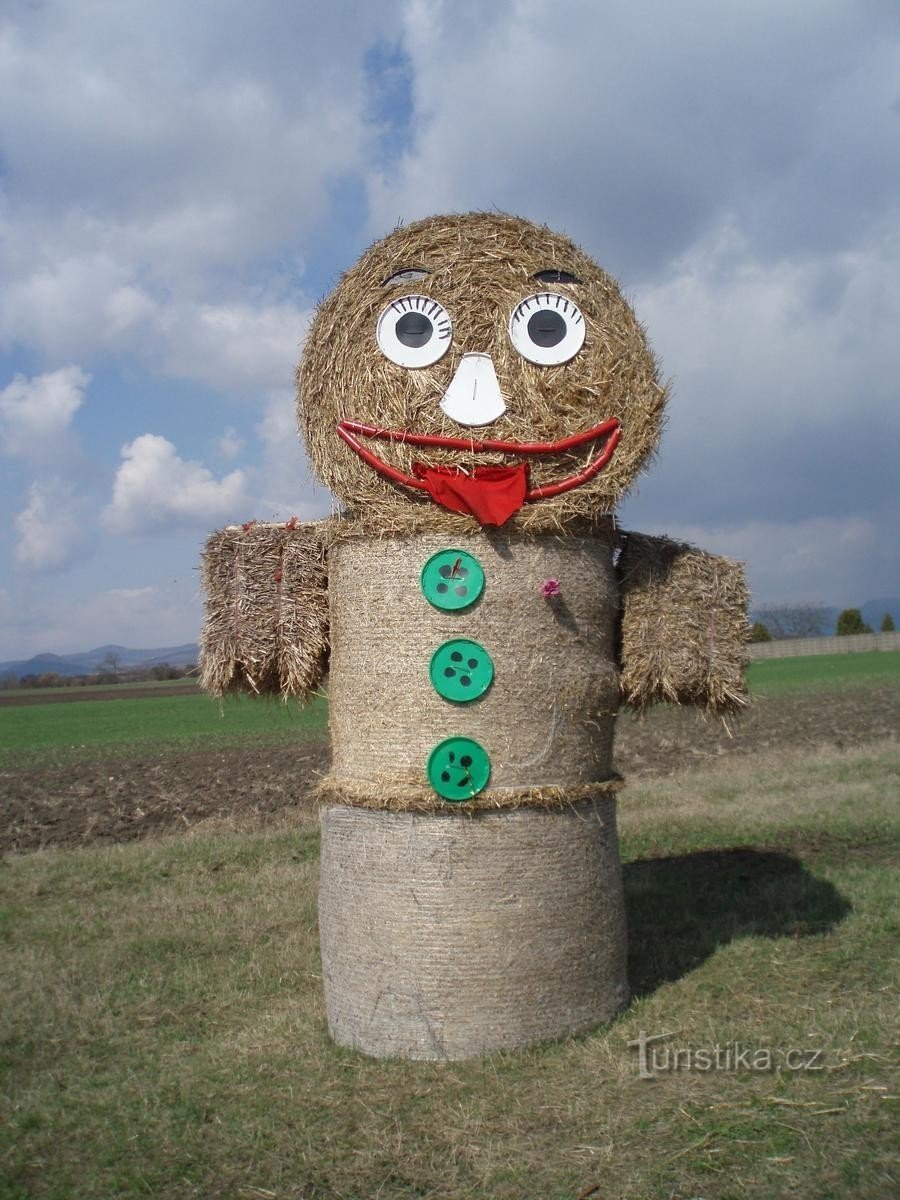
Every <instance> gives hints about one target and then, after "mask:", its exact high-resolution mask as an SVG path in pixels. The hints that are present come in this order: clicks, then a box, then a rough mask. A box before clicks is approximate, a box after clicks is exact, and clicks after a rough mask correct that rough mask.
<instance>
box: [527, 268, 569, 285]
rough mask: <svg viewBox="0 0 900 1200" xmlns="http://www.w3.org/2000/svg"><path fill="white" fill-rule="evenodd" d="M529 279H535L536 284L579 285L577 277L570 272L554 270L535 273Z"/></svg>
mask: <svg viewBox="0 0 900 1200" xmlns="http://www.w3.org/2000/svg"><path fill="white" fill-rule="evenodd" d="M531 278H532V279H536V280H537V281H538V283H581V280H580V279H579V278H578V276H577V275H573V274H572V272H571V271H557V270H556V269H552V270H546V271H535V273H534V274H533V275H532V277H531Z"/></svg>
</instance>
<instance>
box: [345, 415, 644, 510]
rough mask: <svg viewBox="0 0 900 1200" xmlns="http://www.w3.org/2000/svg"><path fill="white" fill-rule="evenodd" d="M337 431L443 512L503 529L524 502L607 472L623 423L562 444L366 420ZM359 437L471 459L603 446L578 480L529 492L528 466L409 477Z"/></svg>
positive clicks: (442, 469)
mask: <svg viewBox="0 0 900 1200" xmlns="http://www.w3.org/2000/svg"><path fill="white" fill-rule="evenodd" d="M337 432H338V436H339V437H341V438H343V440H344V441H345V442H346V443H347V445H348V446H350V447H351V449H353V450H355V451H356V453H357V454H358V455H359V457H360V458H361V459H362V460H363V462H366V463H368V465H369V466H370V467H372V469H373V470H375V471H378V473H379V474H381V475H384V476H386V477H387V478H388V479H392V480H393V481H394V482H395V483H402V484H403V485H404V486H405V487H409V488H415V489H416V490H417V491H423V492H428V493H429V495H430V496H431V498H432V499H433V500H434V501H435V502H436V503H438V504H440V505H442V506H443V507H444V508H448V509H450V510H451V511H452V512H462V513H468V514H470V515H471V516H474V517H476V518H477V519H478V520H479V521H480V522H481V524H482V525H502V524H503V523H504V522H505V521H507V520H508V519H509V517H511V516H512V515H513V513H515V512H517V511H518V510H519V508H521V506H522V504H523V503H533V502H534V501H535V500H546V499H547V498H548V497H550V496H559V495H561V494H562V493H563V492H568V491H571V490H572V488H576V487H579V486H580V485H581V484H582V483H587V481H588V480H589V479H593V478H594V476H595V475H597V474H599V473H600V471H602V470H603V468H604V467H605V466H606V464H607V463H608V462H609V460H610V459H611V458H612V456H613V454H614V453H615V450H616V446H618V444H619V441H620V439H621V437H622V431H621V428H620V424H619V421H618V420H617V419H616V418H615V417H612V418H611V419H610V420H608V421H603V422H602V423H601V424H600V425H595V426H593V428H591V429H585V430H584V431H583V432H582V433H576V434H572V435H571V436H570V437H566V438H561V439H560V440H559V441H558V442H504V441H497V440H495V439H476V438H459V437H442V436H441V435H439V434H429V433H412V432H410V431H408V430H397V429H378V428H376V427H375V426H374V425H365V424H363V423H362V422H361V421H341V422H340V423H339V424H338V427H337ZM360 436H362V437H365V438H374V439H376V440H380V441H387V442H401V443H403V444H404V445H407V446H421V447H423V448H426V447H440V448H441V449H445V450H462V451H465V452H466V453H467V454H492V453H493V454H496V453H501V454H512V455H515V456H517V457H525V458H529V457H530V458H534V457H540V456H543V455H548V454H562V453H564V452H565V451H567V450H574V449H576V448H577V447H578V446H584V445H587V444H588V443H590V442H602V445H601V446H600V450H599V453H598V454H597V455H596V457H594V458H593V459H591V461H590V462H589V463H588V465H587V466H586V467H583V468H582V469H581V470H580V471H577V472H576V473H575V474H574V475H568V476H566V478H565V479H560V480H557V481H556V482H554V483H547V484H544V485H543V486H541V487H534V488H530V487H529V486H528V467H527V464H526V463H525V462H518V463H515V464H513V465H511V466H506V467H497V466H475V467H473V468H470V469H466V468H464V467H462V466H446V465H442V466H437V467H429V466H425V465H424V464H421V463H415V464H414V465H413V470H414V471H415V475H407V474H406V473H405V472H403V471H401V470H399V469H398V468H397V467H393V466H391V465H390V463H387V462H385V461H384V459H383V458H379V457H378V455H377V454H375V453H373V452H372V451H371V450H369V449H368V448H367V447H365V446H364V445H363V444H362V442H361V441H360V440H359V438H360Z"/></svg>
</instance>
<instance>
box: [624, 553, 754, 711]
mask: <svg viewBox="0 0 900 1200" xmlns="http://www.w3.org/2000/svg"><path fill="white" fill-rule="evenodd" d="M622 538H623V542H624V545H623V549H622V553H621V555H620V557H619V561H618V565H617V572H618V575H619V580H620V584H621V590H622V637H621V640H622V650H621V654H622V674H621V678H620V686H621V692H622V699H623V700H624V701H625V702H626V703H628V704H630V705H633V706H634V707H636V708H645V707H647V706H648V705H650V704H653V703H656V702H660V701H662V702H668V703H672V704H694V705H698V706H700V707H702V708H706V709H707V710H708V711H710V712H713V713H729V712H735V711H738V710H739V709H741V708H743V706H744V705H745V704H746V703H747V699H746V695H747V688H746V683H745V681H744V668H745V666H746V644H747V637H748V633H749V630H748V625H747V585H746V582H745V580H744V573H743V570H742V568H741V565H740V564H739V563H735V562H731V561H729V560H728V559H726V558H719V557H718V556H717V555H714V554H706V553H704V552H703V551H701V550H697V549H695V548H694V547H693V546H688V545H685V544H684V543H681V542H675V541H672V540H671V539H669V538H663V537H647V536H645V535H643V534H637V533H628V534H624V535H622Z"/></svg>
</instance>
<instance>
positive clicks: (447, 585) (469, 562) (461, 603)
mask: <svg viewBox="0 0 900 1200" xmlns="http://www.w3.org/2000/svg"><path fill="white" fill-rule="evenodd" d="M421 579H422V591H423V592H424V593H425V599H426V600H427V601H428V603H429V604H433V605H434V607H435V608H445V609H457V608H468V607H469V605H470V604H474V603H475V601H476V600H477V599H478V597H479V596H480V595H481V593H482V591H483V590H484V571H483V570H482V568H481V563H480V562H479V561H478V559H477V558H473V557H472V555H471V554H466V552H465V550H439V551H438V552H437V554H432V556H431V558H429V560H428V562H427V563H426V564H425V566H424V567H423V568H422V576H421Z"/></svg>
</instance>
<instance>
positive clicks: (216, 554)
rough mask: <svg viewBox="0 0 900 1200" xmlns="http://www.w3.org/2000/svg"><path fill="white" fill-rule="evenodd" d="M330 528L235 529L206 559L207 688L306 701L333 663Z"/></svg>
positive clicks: (203, 661)
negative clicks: (328, 560)
mask: <svg viewBox="0 0 900 1200" xmlns="http://www.w3.org/2000/svg"><path fill="white" fill-rule="evenodd" d="M326 529H327V523H322V524H308V525H296V524H294V523H293V522H288V523H287V524H285V525H273V524H259V523H257V522H248V523H247V524H246V525H232V526H229V527H228V528H227V529H221V530H219V531H218V532H216V533H214V534H212V536H211V537H210V538H209V540H208V541H207V543H206V547H205V549H204V552H203V587H204V590H205V592H206V603H205V619H204V624H203V630H202V634H201V638H200V656H201V657H200V668H201V673H200V683H201V686H202V687H203V688H204V689H205V690H206V691H207V692H209V693H210V694H211V695H213V696H224V695H226V694H227V693H229V692H254V693H256V694H257V695H280V696H283V697H284V698H285V699H287V698H288V697H291V696H293V697H296V698H297V699H299V700H301V701H302V700H305V699H307V698H308V697H309V695H310V694H311V693H312V692H313V691H315V689H316V688H317V687H318V686H319V684H320V683H321V681H322V677H323V675H324V672H325V668H326V664H327V660H328V593H327V574H326V566H325V552H326V543H327V534H326Z"/></svg>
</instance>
